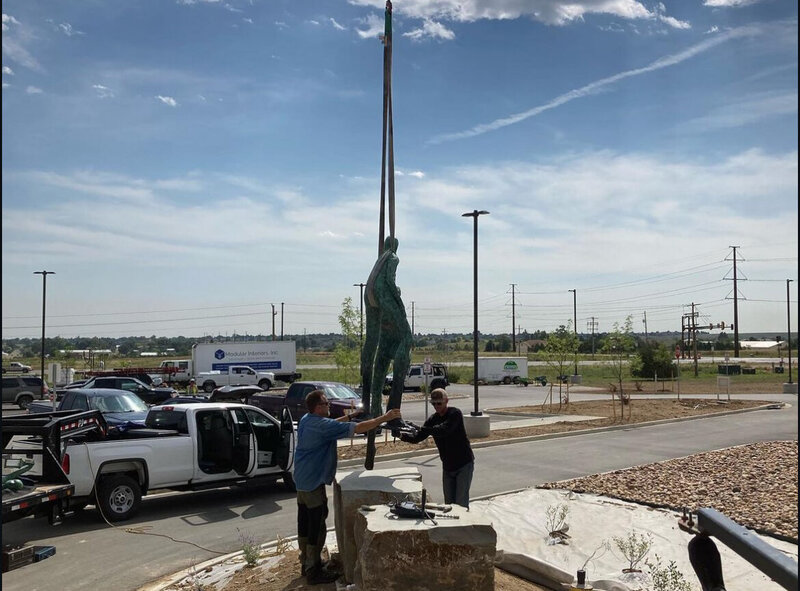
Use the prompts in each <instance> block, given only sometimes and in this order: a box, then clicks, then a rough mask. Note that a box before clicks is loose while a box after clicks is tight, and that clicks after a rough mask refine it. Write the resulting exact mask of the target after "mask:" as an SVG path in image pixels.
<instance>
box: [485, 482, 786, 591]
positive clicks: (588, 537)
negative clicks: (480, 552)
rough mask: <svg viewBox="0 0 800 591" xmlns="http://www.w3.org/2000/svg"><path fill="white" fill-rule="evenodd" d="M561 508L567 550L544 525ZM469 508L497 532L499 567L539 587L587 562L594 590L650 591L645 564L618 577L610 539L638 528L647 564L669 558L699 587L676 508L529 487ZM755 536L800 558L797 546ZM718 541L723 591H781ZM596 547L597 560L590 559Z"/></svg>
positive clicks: (621, 562)
mask: <svg viewBox="0 0 800 591" xmlns="http://www.w3.org/2000/svg"><path fill="white" fill-rule="evenodd" d="M560 505H566V506H567V507H568V513H567V516H566V524H567V525H568V526H569V529H568V530H567V533H568V535H569V536H570V537H569V539H567V540H566V541H567V542H568V543H567V544H566V545H565V544H553V543H552V541H550V542H548V535H547V534H548V532H547V531H546V529H547V528H546V526H545V523H546V512H547V509H548V507H553V508H555V507H559V506H560ZM470 511H474V512H479V513H481V514H483V515H484V516H485V517H486V518H487V519H489V520H490V521H491V522H492V523H493V525H494V528H495V530H496V532H497V550H498V561H499V564H498V566H501V567H503V568H505V569H506V570H509V571H510V572H514V573H515V574H518V575H521V576H526V578H529V579H531V580H535V581H537V582H539V583H541V584H545V585H551V586H552V587H553V588H563V586H562V585H561V584H562V583H569V582H572V581H574V577H575V574H576V572H577V571H578V569H580V568H581V567H584V563H586V565H585V567H584V568H585V570H586V580H587V583H590V584H592V585H593V586H594V588H595V589H597V590H601V589H602V590H604V591H634V590H636V589H649V588H651V587H650V581H649V578H648V577H647V575H646V572H647V567H646V566H644V564H642V565H641V567H640V568H641V569H642V570H643V571H645V572H644V573H625V574H623V572H622V569H624V568H627V566H628V564H627V561H626V560H625V558H624V557H623V555H622V554H621V553H620V551H619V549H618V548H617V546H616V545H615V544H614V543H613V542H612V541H611V540H612V538H613V537H622V538H624V537H627V536H628V534H629V533H630V532H631V531H635V532H636V533H637V534H640V535H641V534H650V535H651V536H652V540H653V543H652V546H651V549H650V551H649V554H648V558H649V559H651V560H652V559H653V558H655V555H656V554H658V556H659V557H660V559H661V566H662V567H666V566H667V565H668V564H669V562H670V561H673V560H674V561H675V564H676V566H677V567H678V570H680V571H681V572H682V573H683V575H684V577H685V578H686V580H687V581H689V582H690V583H691V584H692V589H698V590H699V589H700V583H699V582H698V580H697V577H696V576H695V574H694V570H693V569H692V566H691V564H690V562H689V556H688V551H687V544H688V543H689V540H690V539H691V535H690V534H688V533H686V532H683V531H682V530H680V529H679V528H678V519H679V518H680V514H679V513H676V512H674V511H669V510H666V509H655V508H652V507H647V506H644V505H638V504H635V503H627V502H624V501H619V500H615V499H610V498H608V497H601V496H597V495H589V494H577V493H573V492H571V491H565V490H547V489H529V490H526V491H523V492H519V493H513V494H508V495H502V496H498V497H494V498H492V499H487V500H483V501H473V502H471V503H470ZM760 537H761V539H763V540H764V541H766V542H767V543H769V544H771V545H772V546H774V547H776V548H778V549H779V550H781V551H783V552H785V553H786V554H787V555H789V556H791V557H792V558H793V559H794V560H795V561H796V560H797V545H796V544H791V543H788V542H783V541H780V540H775V539H773V538H767V537H765V536H760ZM605 541H608V542H609V543H610V544H609V548H610V549H609V550H607V551H604V550H603V549H602V548H601V547H602V545H603V542H605ZM715 543H716V545H717V548H718V549H719V552H720V556H721V557H722V573H723V576H724V578H725V583H726V586H727V588H728V589H759V590H760V591H773V590H774V591H780V590H782V589H783V588H782V587H781V586H780V585H778V584H777V583H775V582H773V581H771V580H770V579H768V578H767V577H766V576H765V575H764V574H762V573H761V571H759V570H758V569H756V568H755V567H754V566H752V565H751V564H750V563H748V562H747V561H746V560H744V559H743V558H741V557H740V556H739V555H738V554H736V553H735V552H733V551H732V550H730V549H728V547H727V546H725V545H724V544H722V543H721V542H719V541H718V540H715ZM598 548H601V549H600V550H597V549H598ZM595 550H597V552H596V554H595V556H594V558H591V559H590V556H591V555H592V553H594V552H595ZM501 552H502V554H501ZM587 560H588V563H587Z"/></svg>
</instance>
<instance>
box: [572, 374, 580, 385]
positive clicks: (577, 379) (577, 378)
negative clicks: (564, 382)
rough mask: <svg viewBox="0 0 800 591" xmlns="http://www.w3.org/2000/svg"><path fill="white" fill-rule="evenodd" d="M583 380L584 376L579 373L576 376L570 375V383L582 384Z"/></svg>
mask: <svg viewBox="0 0 800 591" xmlns="http://www.w3.org/2000/svg"><path fill="white" fill-rule="evenodd" d="M582 381H583V376H582V375H580V374H578V375H576V376H569V383H570V384H580V383H581V382H582Z"/></svg>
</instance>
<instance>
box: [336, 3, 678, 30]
mask: <svg viewBox="0 0 800 591" xmlns="http://www.w3.org/2000/svg"><path fill="white" fill-rule="evenodd" d="M349 2H350V3H351V4H355V5H360V6H370V7H373V8H376V9H378V10H380V9H382V8H383V5H384V2H383V0H349ZM394 11H395V12H396V13H398V14H400V15H403V16H408V17H411V18H418V19H423V20H435V21H455V22H475V21H478V20H483V19H487V20H511V19H516V18H521V17H526V18H530V19H532V20H536V21H539V22H542V23H545V24H548V25H566V24H569V23H571V22H576V21H577V22H580V21H582V20H584V17H585V16H587V15H590V14H603V15H611V16H615V17H618V18H623V19H628V20H637V19H643V20H656V19H657V18H658V15H659V12H658V11H650V10H648V9H647V8H646V7H645V6H644V4H642V3H641V2H637V1H636V0H527V1H525V2H521V1H520V0H406V1H404V2H398V3H397V4H396V5H395V6H394ZM660 12H663V9H662V10H661V11H660ZM668 19H669V17H666V16H665V18H664V20H663V21H662V22H664V24H667V25H669V26H678V28H683V26H682V25H681V21H678V20H677V19H671V20H668Z"/></svg>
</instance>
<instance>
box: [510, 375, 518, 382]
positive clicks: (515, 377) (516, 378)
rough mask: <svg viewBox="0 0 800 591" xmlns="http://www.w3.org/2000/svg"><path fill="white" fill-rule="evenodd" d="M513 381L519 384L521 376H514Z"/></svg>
mask: <svg viewBox="0 0 800 591" xmlns="http://www.w3.org/2000/svg"><path fill="white" fill-rule="evenodd" d="M511 381H512V382H514V383H515V384H519V376H514V379H513V380H511Z"/></svg>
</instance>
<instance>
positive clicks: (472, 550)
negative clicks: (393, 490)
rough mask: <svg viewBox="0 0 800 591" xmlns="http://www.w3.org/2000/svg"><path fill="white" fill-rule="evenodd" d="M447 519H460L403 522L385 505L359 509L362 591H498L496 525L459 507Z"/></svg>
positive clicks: (358, 572)
mask: <svg viewBox="0 0 800 591" xmlns="http://www.w3.org/2000/svg"><path fill="white" fill-rule="evenodd" d="M434 513H439V512H437V511H434ZM444 515H449V516H451V517H457V519H452V518H446V517H434V519H435V521H436V523H434V522H433V521H431V520H430V519H426V520H421V519H400V518H397V517H396V516H395V515H393V514H392V513H390V511H389V508H388V507H386V506H385V505H383V506H374V507H369V508H366V509H359V510H358V512H357V513H356V522H355V542H356V547H357V551H358V561H357V563H356V567H355V583H356V585H357V587H358V589H359V591H408V590H409V589H413V590H414V591H464V590H466V589H468V590H470V591H494V559H495V552H496V547H497V534H496V532H495V530H494V528H493V527H492V524H491V523H490V522H489V521H488V520H487V519H486V518H485V517H482V516H479V515H477V514H473V513H470V512H469V511H468V510H467V509H464V508H463V507H460V506H459V505H453V506H452V509H451V511H450V512H448V513H445V514H444Z"/></svg>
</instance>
